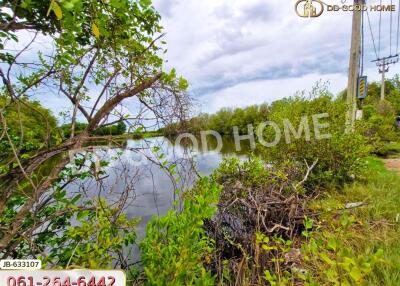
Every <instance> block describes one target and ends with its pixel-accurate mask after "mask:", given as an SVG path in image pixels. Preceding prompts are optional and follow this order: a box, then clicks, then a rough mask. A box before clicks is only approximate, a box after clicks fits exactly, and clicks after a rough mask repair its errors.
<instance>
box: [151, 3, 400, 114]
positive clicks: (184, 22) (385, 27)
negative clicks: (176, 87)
mask: <svg viewBox="0 0 400 286" xmlns="http://www.w3.org/2000/svg"><path fill="white" fill-rule="evenodd" d="M327 2H329V3H335V4H339V3H340V0H331V1H327ZM347 2H348V3H350V2H352V1H350V0H347ZM377 2H379V1H368V3H371V4H374V3H377ZM383 2H384V3H385V2H386V4H388V3H389V4H390V0H387V1H383ZM395 2H396V1H395ZM294 4H295V1H294V0H293V1H282V0H201V1H199V0H155V1H154V5H155V7H156V9H157V10H158V11H159V12H160V13H161V15H162V23H163V25H164V27H165V31H166V33H167V35H166V40H167V43H168V53H167V55H166V58H167V59H168V66H169V67H176V68H177V70H178V72H179V73H180V74H182V75H183V76H184V77H186V78H187V79H188V80H189V81H190V83H191V93H192V94H193V96H194V97H195V98H196V99H198V100H199V101H200V103H201V105H200V106H201V107H200V109H201V111H205V112H214V111H216V110H218V109H220V108H222V107H241V106H246V105H250V104H257V103H262V102H271V101H273V100H276V99H279V98H282V97H286V96H290V95H292V94H294V93H295V92H296V91H300V90H309V89H311V87H312V86H313V84H314V83H315V82H316V81H318V80H320V79H322V80H323V81H329V82H330V90H331V91H332V92H333V93H338V92H339V91H341V90H342V89H343V88H345V86H346V84H347V70H348V61H349V49H350V36H351V16H352V14H351V13H350V12H327V11H325V13H324V14H323V15H322V16H320V17H319V18H312V19H308V18H300V17H298V16H297V15H296V13H295V10H294ZM369 15H370V19H371V26H372V30H373V34H374V37H375V41H376V42H378V31H379V29H378V20H379V13H378V12H370V13H369ZM389 21H390V17H389V13H387V12H386V13H383V15H382V42H381V47H382V52H381V56H386V55H388V54H389V26H390V25H389ZM393 24H394V26H393V27H394V30H393V38H394V40H393V51H392V53H393V54H394V53H395V49H396V47H395V46H396V45H395V43H394V42H396V41H395V39H396V35H395V34H396V33H397V15H394V18H393ZM365 25H366V26H365V45H366V47H365V69H366V71H365V73H366V74H367V75H368V76H369V78H370V80H378V79H379V78H380V76H379V73H378V70H377V68H376V67H375V65H374V64H372V63H370V61H371V60H373V59H374V58H375V57H376V56H375V53H374V49H373V45H372V39H371V32H370V29H369V26H368V21H367V19H365ZM376 46H378V44H377V43H376ZM395 73H400V65H397V66H393V67H392V68H391V70H390V73H389V75H388V76H393V75H394V74H395Z"/></svg>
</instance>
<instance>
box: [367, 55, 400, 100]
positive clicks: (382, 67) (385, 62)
mask: <svg viewBox="0 0 400 286" xmlns="http://www.w3.org/2000/svg"><path fill="white" fill-rule="evenodd" d="M398 61H399V55H394V56H389V57H384V58H378V59H376V60H374V61H372V62H375V63H376V65H377V66H378V67H379V73H380V74H382V81H381V101H384V100H385V76H386V73H387V72H389V66H390V65H394V64H395V63H397V62H398Z"/></svg>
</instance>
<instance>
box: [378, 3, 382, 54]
mask: <svg viewBox="0 0 400 286" xmlns="http://www.w3.org/2000/svg"><path fill="white" fill-rule="evenodd" d="M380 5H381V7H382V0H381V2H380ZM381 27H382V9H381V11H380V12H379V41H378V58H379V56H380V55H381V30H382V29H381Z"/></svg>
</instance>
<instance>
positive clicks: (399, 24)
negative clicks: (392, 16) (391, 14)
mask: <svg viewBox="0 0 400 286" xmlns="http://www.w3.org/2000/svg"><path fill="white" fill-rule="evenodd" d="M399 9H400V0H399V5H398V6H397V10H398V12H397V43H396V55H398V54H399V32H400V10H399Z"/></svg>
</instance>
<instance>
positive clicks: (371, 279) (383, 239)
mask: <svg viewBox="0 0 400 286" xmlns="http://www.w3.org/2000/svg"><path fill="white" fill-rule="evenodd" d="M367 165H368V166H367V167H368V173H367V176H366V178H365V179H364V180H362V181H361V182H357V183H355V184H352V185H348V186H346V187H345V188H344V189H343V191H340V192H339V193H338V192H335V193H332V194H331V195H330V196H329V197H328V198H326V199H323V200H322V201H318V202H314V203H312V204H313V206H312V207H313V208H314V209H316V210H317V211H319V212H321V213H322V216H321V219H322V220H323V221H324V222H332V221H335V220H338V216H339V213H348V215H350V216H354V218H355V221H354V224H353V225H352V226H351V227H350V228H348V229H347V231H346V232H342V233H339V232H335V230H333V229H332V228H331V227H330V226H327V225H330V223H327V224H326V225H325V226H322V229H324V228H327V229H326V230H327V231H329V232H335V235H337V238H338V240H339V241H340V244H341V245H343V246H345V247H348V248H349V249H352V252H353V255H354V257H366V256H369V255H372V254H373V253H375V252H376V251H377V250H378V249H381V250H383V255H382V257H381V258H380V259H379V260H378V262H377V263H376V264H375V266H374V267H373V268H372V269H371V270H370V273H368V275H367V276H365V280H364V279H363V280H362V281H360V284H359V285H386V286H390V285H393V286H395V285H400V241H399V233H400V221H399V218H400V176H398V175H397V174H396V173H394V172H391V171H388V170H386V169H385V166H384V163H383V162H382V160H380V159H378V158H375V157H371V158H368V160H367ZM353 202H363V203H364V204H365V205H363V206H361V207H357V208H354V209H348V210H343V208H344V206H345V205H346V204H347V203H353ZM338 209H342V210H341V211H337V210H338ZM320 267H321V270H322V269H323V268H325V267H326V265H325V266H324V265H322V264H321V265H320ZM361 282H362V283H361Z"/></svg>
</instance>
